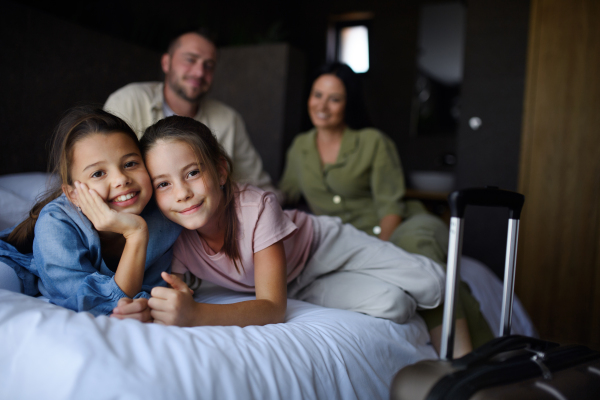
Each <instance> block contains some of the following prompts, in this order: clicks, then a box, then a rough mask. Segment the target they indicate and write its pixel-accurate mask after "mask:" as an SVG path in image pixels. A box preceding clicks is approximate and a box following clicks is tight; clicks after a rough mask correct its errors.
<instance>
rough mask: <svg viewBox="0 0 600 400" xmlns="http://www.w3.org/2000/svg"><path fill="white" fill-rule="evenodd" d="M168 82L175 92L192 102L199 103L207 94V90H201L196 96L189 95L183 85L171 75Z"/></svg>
mask: <svg viewBox="0 0 600 400" xmlns="http://www.w3.org/2000/svg"><path fill="white" fill-rule="evenodd" d="M167 84H168V85H169V87H170V88H171V90H172V91H173V92H174V93H175V94H177V95H178V96H179V97H181V98H182V99H184V100H185V101H188V102H190V103H199V102H200V100H201V99H202V97H204V95H205V94H206V92H200V93H198V94H197V95H196V96H194V97H190V96H188V95H187V93H186V92H185V89H184V88H183V86H181V85H180V84H179V83H178V82H177V81H176V80H175V79H173V77H169V79H167Z"/></svg>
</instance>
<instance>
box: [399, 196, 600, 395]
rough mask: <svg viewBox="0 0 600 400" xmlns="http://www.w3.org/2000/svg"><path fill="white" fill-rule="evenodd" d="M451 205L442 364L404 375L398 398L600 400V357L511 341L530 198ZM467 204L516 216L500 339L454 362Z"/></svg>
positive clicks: (522, 339) (427, 363) (456, 199)
mask: <svg viewBox="0 0 600 400" xmlns="http://www.w3.org/2000/svg"><path fill="white" fill-rule="evenodd" d="M448 201H449V205H450V212H451V220H450V243H449V246H448V267H447V274H446V294H445V300H444V301H445V304H444V319H443V325H442V343H441V351H440V359H439V360H424V361H420V362H418V363H416V364H413V365H409V366H407V367H405V368H403V369H401V370H400V371H399V372H398V373H397V374H396V376H395V377H394V380H393V382H392V386H391V393H390V398H391V399H392V400H408V399H410V400H418V399H427V400H441V399H452V400H460V399H510V400H520V399H561V400H562V399H600V352H596V351H593V350H590V349H589V348H587V347H585V346H581V345H563V346H560V345H559V344H557V343H553V342H548V341H545V340H540V339H536V338H531V337H526V336H519V335H510V327H511V315H512V303H513V295H514V276H515V265H516V257H517V241H518V231H519V221H520V214H521V209H522V207H523V203H524V201H525V197H524V196H523V195H521V194H519V193H514V192H509V191H506V190H500V189H498V188H491V187H488V188H485V189H483V188H482V189H479V188H476V189H465V190H460V191H456V192H453V193H452V194H450V196H449V198H448ZM467 205H477V206H489V207H505V208H508V211H509V222H508V238H507V245H506V260H505V270H504V291H503V299H502V311H501V325H500V332H499V335H500V336H499V337H498V338H495V339H493V340H491V341H489V342H488V343H486V344H484V345H482V346H481V347H479V348H477V349H475V350H474V351H472V352H471V353H469V354H467V355H465V356H463V357H461V358H458V359H455V360H453V359H452V353H453V344H454V303H455V301H456V296H457V289H458V286H457V283H458V280H457V277H458V276H459V271H460V255H461V252H462V231H463V227H464V212H465V208H466V207H467Z"/></svg>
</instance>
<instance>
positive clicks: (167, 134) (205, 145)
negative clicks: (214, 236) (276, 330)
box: [140, 115, 244, 273]
mask: <svg viewBox="0 0 600 400" xmlns="http://www.w3.org/2000/svg"><path fill="white" fill-rule="evenodd" d="M161 141H162V142H182V143H185V144H187V145H188V146H189V147H190V149H191V150H192V151H193V152H194V154H195V155H196V158H197V160H198V166H199V167H200V168H202V169H201V172H202V174H203V175H202V178H203V179H205V176H206V175H204V174H205V173H208V176H207V178H208V179H210V182H211V183H212V184H213V185H216V186H219V166H222V165H223V161H225V164H226V166H225V168H226V171H227V180H226V182H225V185H224V187H223V197H224V207H223V208H222V212H223V213H224V217H225V243H224V244H223V251H224V252H225V254H226V255H227V257H229V258H230V259H231V260H232V261H233V265H234V266H235V269H236V271H237V272H238V273H239V272H240V270H239V268H238V264H237V263H238V261H239V262H240V265H241V266H242V269H243V268H244V266H243V265H242V264H241V259H240V251H239V247H238V242H237V240H236V239H237V238H236V235H237V230H238V225H239V222H238V219H237V214H236V212H235V195H236V192H235V190H236V186H235V183H234V181H233V180H232V179H231V174H232V173H233V163H232V161H231V158H230V157H229V156H228V155H227V153H226V152H225V150H224V149H223V146H221V145H220V144H219V142H218V141H217V139H216V138H215V136H214V135H213V134H212V132H211V131H210V129H209V128H208V127H207V126H206V125H204V124H203V123H201V122H199V121H196V120H195V119H193V118H189V117H181V116H176V115H174V116H171V117H167V118H165V119H162V120H160V121H158V122H157V123H155V124H154V125H152V126H150V127H149V128H147V129H146V131H145V132H144V136H142V139H141V140H140V147H141V149H142V155H143V156H144V158H145V157H146V156H147V155H148V152H149V151H150V150H152V148H153V147H154V146H155V145H156V144H157V143H158V142H161Z"/></svg>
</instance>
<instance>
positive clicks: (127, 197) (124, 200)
mask: <svg viewBox="0 0 600 400" xmlns="http://www.w3.org/2000/svg"><path fill="white" fill-rule="evenodd" d="M139 194H140V192H130V193H127V194H122V195H120V196H118V197H116V198H115V199H114V200H112V201H111V203H112V204H114V205H116V206H119V207H127V206H130V205H132V204H133V203H135V202H136V201H137V200H138V198H139V197H140V196H139Z"/></svg>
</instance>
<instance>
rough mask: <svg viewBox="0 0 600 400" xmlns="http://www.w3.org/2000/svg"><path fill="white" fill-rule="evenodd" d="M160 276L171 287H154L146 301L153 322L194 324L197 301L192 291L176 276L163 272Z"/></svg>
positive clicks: (197, 309) (179, 324)
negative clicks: (150, 296)
mask: <svg viewBox="0 0 600 400" xmlns="http://www.w3.org/2000/svg"><path fill="white" fill-rule="evenodd" d="M161 276H162V278H163V279H164V280H165V282H167V283H168V284H169V285H170V286H171V288H172V289H171V288H165V287H155V288H154V289H152V293H151V294H152V298H151V299H150V300H149V301H148V305H149V306H150V308H151V312H150V314H151V315H152V318H153V319H154V322H155V323H157V324H161V325H176V326H196V325H198V324H197V322H196V316H197V315H198V312H199V303H196V301H195V300H194V298H193V297H192V295H193V293H194V292H193V291H192V290H191V289H190V288H189V287H188V286H187V285H186V284H185V283H184V282H183V281H182V280H181V279H180V278H179V277H178V276H175V275H172V274H168V273H166V272H163V273H162V274H161Z"/></svg>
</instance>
